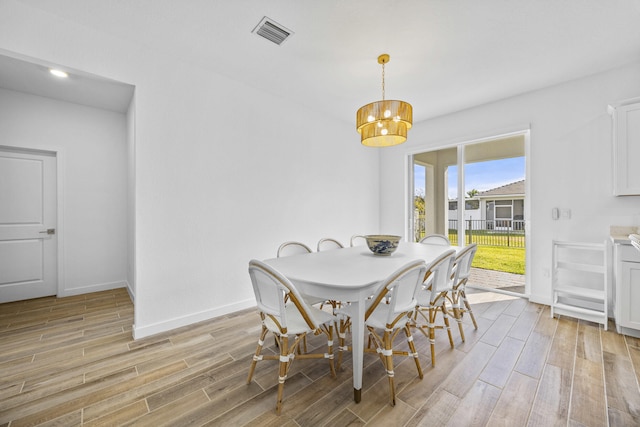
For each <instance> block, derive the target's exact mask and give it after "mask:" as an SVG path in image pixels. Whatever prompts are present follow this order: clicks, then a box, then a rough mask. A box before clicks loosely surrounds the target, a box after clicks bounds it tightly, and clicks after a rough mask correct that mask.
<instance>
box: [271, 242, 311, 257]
mask: <svg viewBox="0 0 640 427" xmlns="http://www.w3.org/2000/svg"><path fill="white" fill-rule="evenodd" d="M311 252H313V251H312V250H311V248H310V247H309V246H307V245H305V244H304V243H300V242H284V243H283V244H281V245H280V247H279V248H278V258H280V257H283V256H290V255H298V254H308V253H311Z"/></svg>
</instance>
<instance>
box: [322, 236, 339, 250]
mask: <svg viewBox="0 0 640 427" xmlns="http://www.w3.org/2000/svg"><path fill="white" fill-rule="evenodd" d="M341 248H344V246H343V245H342V243H340V242H338V241H337V240H336V239H331V238H329V237H325V238H324V239H320V240H319V241H318V249H317V250H318V252H320V251H328V250H329V249H341Z"/></svg>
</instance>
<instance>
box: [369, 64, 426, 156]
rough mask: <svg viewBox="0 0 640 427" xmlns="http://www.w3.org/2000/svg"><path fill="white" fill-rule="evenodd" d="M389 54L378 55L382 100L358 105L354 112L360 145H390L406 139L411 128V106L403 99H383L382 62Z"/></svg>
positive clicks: (400, 142)
mask: <svg viewBox="0 0 640 427" xmlns="http://www.w3.org/2000/svg"><path fill="white" fill-rule="evenodd" d="M387 62H389V55H387V54H386V53H385V54H382V55H380V56H379V57H378V64H381V65H382V101H376V102H372V103H370V104H367V105H365V106H363V107H360V109H359V110H358V112H357V113H356V129H357V130H358V133H359V134H360V136H361V141H362V145H366V146H369V147H390V146H392V145H398V144H402V143H403V142H405V141H406V140H407V130H408V129H411V123H412V121H413V108H412V107H411V104H409V103H407V102H404V101H396V100H385V99H384V95H385V93H384V64H386V63H387Z"/></svg>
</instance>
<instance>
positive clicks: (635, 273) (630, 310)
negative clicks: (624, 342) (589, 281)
mask: <svg viewBox="0 0 640 427" xmlns="http://www.w3.org/2000/svg"><path fill="white" fill-rule="evenodd" d="M613 259H614V264H615V269H614V283H615V291H616V302H615V308H614V312H615V318H616V330H617V331H618V332H619V333H621V334H625V335H631V336H634V337H640V310H639V309H638V306H639V305H640V252H639V251H637V250H636V249H635V248H634V247H633V246H631V245H627V244H616V245H615V246H614V249H613Z"/></svg>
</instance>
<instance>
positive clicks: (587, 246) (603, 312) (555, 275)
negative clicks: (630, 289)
mask: <svg viewBox="0 0 640 427" xmlns="http://www.w3.org/2000/svg"><path fill="white" fill-rule="evenodd" d="M552 257H553V268H552V273H551V288H552V295H551V317H554V316H555V315H563V316H569V317H574V318H577V319H583V320H588V321H591V322H595V323H599V324H601V325H603V326H604V330H605V331H606V330H607V321H608V301H607V251H606V244H605V243H602V244H599V243H578V242H560V241H555V240H554V241H553V252H552Z"/></svg>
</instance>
